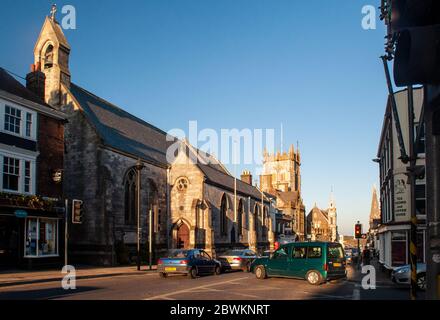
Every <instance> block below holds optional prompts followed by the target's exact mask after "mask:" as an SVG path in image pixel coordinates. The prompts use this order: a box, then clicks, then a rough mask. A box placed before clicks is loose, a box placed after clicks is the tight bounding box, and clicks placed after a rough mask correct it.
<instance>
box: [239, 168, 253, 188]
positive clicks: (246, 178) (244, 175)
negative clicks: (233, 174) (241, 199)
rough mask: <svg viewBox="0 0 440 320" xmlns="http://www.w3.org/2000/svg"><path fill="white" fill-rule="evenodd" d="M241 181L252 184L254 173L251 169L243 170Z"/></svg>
mask: <svg viewBox="0 0 440 320" xmlns="http://www.w3.org/2000/svg"><path fill="white" fill-rule="evenodd" d="M241 181H243V182H246V183H247V184H250V185H252V174H251V172H250V171H247V170H245V171H243V173H242V174H241Z"/></svg>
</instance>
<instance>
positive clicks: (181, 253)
mask: <svg viewBox="0 0 440 320" xmlns="http://www.w3.org/2000/svg"><path fill="white" fill-rule="evenodd" d="M188 254H189V251H188V250H171V251H169V252H168V258H186V257H188Z"/></svg>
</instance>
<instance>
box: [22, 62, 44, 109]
mask: <svg viewBox="0 0 440 320" xmlns="http://www.w3.org/2000/svg"><path fill="white" fill-rule="evenodd" d="M45 82H46V75H45V74H44V73H43V72H41V66H40V63H39V62H38V63H37V64H33V65H31V72H30V73H28V74H27V75H26V88H28V89H29V90H30V91H32V92H33V93H35V94H36V95H37V96H38V97H40V98H41V99H42V100H43V101H44V99H45Z"/></svg>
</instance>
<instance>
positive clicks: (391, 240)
mask: <svg viewBox="0 0 440 320" xmlns="http://www.w3.org/2000/svg"><path fill="white" fill-rule="evenodd" d="M409 236H410V225H408V224H403V225H391V226H381V227H380V229H379V231H378V240H379V241H378V243H379V246H378V247H379V261H380V263H381V264H382V265H383V266H384V267H385V268H387V269H393V268H396V267H399V266H402V265H406V264H409V263H410V260H409V245H410V238H409ZM425 237H426V228H425V226H424V225H419V226H418V231H417V261H418V262H425V246H424V244H425Z"/></svg>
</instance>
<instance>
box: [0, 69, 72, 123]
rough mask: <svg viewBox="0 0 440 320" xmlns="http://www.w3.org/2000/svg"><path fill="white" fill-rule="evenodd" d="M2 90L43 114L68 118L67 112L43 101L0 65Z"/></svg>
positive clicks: (0, 87)
mask: <svg viewBox="0 0 440 320" xmlns="http://www.w3.org/2000/svg"><path fill="white" fill-rule="evenodd" d="M0 91H2V92H3V96H4V97H5V98H9V99H10V100H12V101H14V102H16V103H19V104H23V105H25V106H26V107H28V108H31V109H33V110H35V111H37V112H39V113H41V114H44V115H46V116H49V117H52V118H55V119H58V120H63V121H64V120H66V114H64V113H63V112H61V111H59V110H56V109H54V108H53V107H51V106H50V105H48V104H47V103H45V102H44V101H43V99H41V98H40V97H39V96H37V95H36V94H35V93H33V92H32V91H31V90H29V89H27V88H26V87H25V86H24V85H22V84H21V83H20V82H19V81H17V80H16V79H15V78H14V77H13V76H11V75H10V74H9V73H8V72H7V71H6V70H5V69H3V68H1V67H0Z"/></svg>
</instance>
